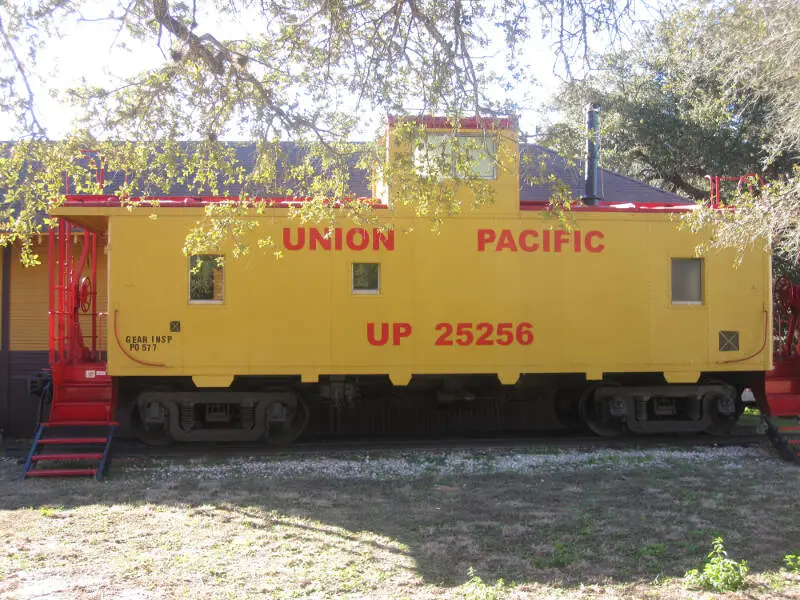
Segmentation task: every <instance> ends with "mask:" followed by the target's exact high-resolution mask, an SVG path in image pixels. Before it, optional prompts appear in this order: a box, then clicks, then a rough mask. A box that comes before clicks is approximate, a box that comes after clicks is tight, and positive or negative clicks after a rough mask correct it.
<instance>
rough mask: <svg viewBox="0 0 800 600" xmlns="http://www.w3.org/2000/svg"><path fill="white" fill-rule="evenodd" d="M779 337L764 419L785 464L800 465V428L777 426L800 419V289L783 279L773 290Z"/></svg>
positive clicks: (770, 376)
mask: <svg viewBox="0 0 800 600" xmlns="http://www.w3.org/2000/svg"><path fill="white" fill-rule="evenodd" d="M773 299H774V316H775V332H776V337H777V338H778V340H779V341H780V344H779V346H778V348H777V349H776V351H775V367H774V368H773V370H772V371H770V372H769V373H767V377H766V381H765V391H766V399H767V405H766V407H765V410H762V418H763V419H764V422H765V423H766V426H767V436H768V437H769V439H770V441H771V442H772V444H773V446H775V449H776V450H777V451H778V454H779V455H780V456H781V458H783V459H784V460H791V461H794V462H796V463H797V464H798V465H800V424H798V425H788V424H776V423H775V419H781V420H785V419H786V418H791V419H797V418H798V417H800V338H799V337H798V334H800V331H799V329H800V285H797V284H795V283H792V282H791V281H790V280H789V279H788V278H786V277H779V278H778V279H777V280H776V282H775V286H774V288H773Z"/></svg>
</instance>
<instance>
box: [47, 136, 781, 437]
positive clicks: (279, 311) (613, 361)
mask: <svg viewBox="0 0 800 600" xmlns="http://www.w3.org/2000/svg"><path fill="white" fill-rule="evenodd" d="M462 125H463V124H462ZM392 132H393V128H392V126H391V125H390V126H389V127H388V132H387V136H388V142H387V152H389V153H390V154H391V153H394V152H402V151H404V148H403V147H402V144H395V143H394V142H393V137H392ZM460 135H465V136H470V135H477V129H476V130H475V131H470V130H469V127H468V125H467V126H462V128H461V133H460ZM494 139H495V144H496V150H497V151H498V152H503V153H505V155H506V156H510V157H512V161H511V164H516V165H519V144H518V141H517V138H516V133H515V131H514V129H513V125H512V124H509V125H508V126H507V127H505V128H501V129H500V130H499V131H497V135H496V137H495V138H494ZM405 150H407V148H406V149H405ZM480 168H482V169H484V171H483V172H482V173H483V174H482V177H483V178H484V179H485V181H486V182H487V183H489V184H490V185H492V186H493V187H494V192H495V193H494V196H495V201H494V202H493V203H491V204H489V205H487V206H482V207H479V208H475V209H474V210H472V209H469V210H467V209H465V210H464V211H462V213H461V214H459V215H457V216H453V217H451V218H449V219H447V220H445V222H444V223H443V224H442V226H441V228H440V230H439V231H436V232H434V231H432V230H431V229H430V227H429V226H428V222H427V221H426V220H425V219H424V218H418V217H416V216H415V215H414V213H413V212H412V211H411V210H410V209H408V208H406V207H404V206H402V203H399V202H397V194H398V191H397V190H395V189H393V187H392V184H391V182H384V184H382V185H380V186H378V188H377V189H378V190H379V191H380V196H379V198H380V202H381V203H382V205H383V207H378V208H377V209H376V214H377V215H378V219H379V221H380V223H382V224H391V226H392V227H390V228H382V227H380V226H369V227H357V226H351V225H349V224H347V223H342V224H340V226H338V227H336V228H334V229H333V230H327V229H325V228H324V227H321V226H313V225H300V224H298V222H297V221H295V220H291V219H289V218H288V208H286V206H285V205H281V204H277V205H276V206H274V207H273V208H271V209H269V210H268V211H267V212H266V213H265V214H263V215H258V216H257V215H255V214H254V215H253V217H252V218H254V219H256V220H257V221H258V224H259V227H258V228H257V230H256V231H254V232H253V233H252V236H253V240H252V242H253V246H255V245H256V244H255V241H256V237H263V236H267V235H268V236H271V237H272V238H273V239H274V240H276V243H277V245H278V248H279V249H280V250H282V251H283V257H282V258H280V259H276V258H274V257H273V256H272V254H271V253H259V252H254V253H251V254H250V255H247V256H245V257H243V258H237V259H232V258H230V252H231V248H230V247H225V246H223V247H220V248H218V249H216V250H215V251H214V252H212V253H209V254H204V255H201V256H189V257H187V256H184V255H183V254H182V253H181V247H182V246H183V243H184V238H185V235H186V232H187V231H188V230H189V228H190V227H191V226H192V225H193V224H194V223H195V222H196V221H197V220H198V219H200V218H201V216H202V213H203V207H204V205H205V203H207V202H213V201H214V200H213V199H198V198H191V199H190V198H182V197H181V198H166V197H164V198H160V199H159V205H158V206H157V207H156V206H154V207H152V208H139V209H137V210H134V211H129V210H127V209H126V208H122V207H120V206H119V204H118V203H117V202H116V200H115V199H114V198H113V197H91V198H88V197H81V198H72V199H70V200H69V201H68V202H67V203H66V204H64V205H63V206H62V207H61V208H59V209H58V211H57V214H58V215H59V216H61V217H63V218H64V219H68V220H70V221H71V222H73V223H75V224H76V225H78V226H80V227H82V228H86V229H90V230H92V231H95V232H97V233H99V234H101V236H102V238H103V239H105V241H106V248H105V252H106V254H107V261H108V280H107V286H104V287H107V290H108V306H107V313H108V330H109V340H108V355H107V374H108V376H109V377H110V380H111V381H113V385H114V388H115V390H116V392H115V393H116V394H117V396H118V403H117V404H118V409H117V412H118V414H123V413H124V415H126V416H127V415H128V414H131V415H132V416H133V417H132V418H133V424H134V425H135V426H136V427H137V428H138V430H139V431H140V433H141V435H142V436H143V437H144V438H145V439H148V440H151V441H158V442H166V441H170V440H185V441H214V440H266V441H273V442H286V441H290V440H293V439H295V438H296V437H297V436H298V435H299V434H300V433H302V432H303V430H304V429H305V428H306V426H307V424H308V423H309V422H310V421H311V422H318V421H320V420H324V419H322V418H321V417H319V416H318V415H317V416H315V411H316V410H318V407H319V406H321V405H323V404H325V405H327V406H333V407H334V408H335V409H336V410H338V411H351V412H354V413H358V412H359V411H366V412H369V411H372V410H373V409H374V406H375V405H376V404H381V403H384V404H385V403H389V404H392V406H395V407H399V406H400V407H407V410H425V409H426V407H436V409H437V410H439V409H441V407H444V406H462V407H463V406H477V405H479V404H480V403H489V404H491V405H492V406H494V407H496V406H504V405H507V404H508V403H513V404H514V405H515V406H517V407H518V406H519V405H520V404H522V405H525V404H530V405H537V403H538V404H539V405H541V404H543V403H546V404H548V405H549V406H551V407H554V408H555V410H556V412H557V414H558V415H559V416H560V417H561V418H562V420H563V421H565V422H576V423H585V424H588V425H589V426H590V427H591V428H592V429H593V430H594V431H595V432H597V433H599V434H602V435H613V434H616V433H619V432H620V431H623V430H626V429H627V430H629V431H632V432H634V433H642V434H644V433H654V432H673V431H683V432H686V431H722V430H726V429H727V428H729V427H730V426H731V425H732V424H733V423H734V422H735V420H736V418H737V417H738V415H739V413H740V411H741V400H740V395H741V392H742V390H744V389H745V388H751V389H753V390H760V389H762V388H763V378H764V373H765V371H767V370H768V369H769V368H770V367H771V362H772V357H771V348H772V344H771V342H770V340H769V335H770V323H771V315H770V311H771V297H770V281H771V279H770V277H771V276H770V257H769V255H768V254H767V253H765V252H758V251H753V252H750V253H749V254H748V255H747V256H746V257H745V259H744V261H743V263H742V265H741V266H740V267H738V268H736V267H734V256H733V254H732V253H730V254H729V253H714V254H709V255H706V256H702V257H698V256H696V255H695V248H696V246H697V245H698V243H699V242H700V241H701V240H700V239H699V238H697V237H696V236H694V235H692V234H690V233H688V232H685V231H679V230H678V228H677V217H679V213H680V212H681V211H685V210H690V207H686V206H683V207H680V206H674V205H672V206H671V205H653V204H647V205H644V204H637V203H614V201H613V199H612V200H611V201H606V202H600V203H596V204H594V205H586V206H578V207H575V208H574V210H573V212H572V216H573V219H574V220H573V227H572V228H571V229H567V228H562V226H561V225H560V224H559V222H557V221H555V220H554V219H553V218H552V217H551V216H549V214H548V213H547V211H546V210H545V205H544V204H543V203H535V202H526V201H525V200H524V199H522V200H521V199H520V193H519V189H520V185H519V177H520V175H519V170H518V169H511V170H499V169H496V168H493V165H492V164H489V163H487V164H486V165H483V166H481V167H480ZM464 193H465V194H466V192H464ZM464 201H465V202H467V201H468V198H467V197H466V196H464ZM154 216H155V218H153V217H154ZM99 310H102V307H101V308H100V309H99ZM477 410H480V409H477ZM493 410H494V409H492V411H493ZM492 411H489V412H492ZM487 414H488V413H487ZM326 415H328V416H326V417H325V418H328V419H329V418H332V417H330V416H329V415H330V413H326ZM126 416H125V417H120V418H121V419H122V420H125V418H127V417H126ZM315 419H316V421H315ZM508 419H511V420H513V417H508V418H507V421H506V422H507V423H508ZM479 423H480V422H479V421H478V425H477V426H475V425H474V424H473V428H476V427H477V428H480V425H479Z"/></svg>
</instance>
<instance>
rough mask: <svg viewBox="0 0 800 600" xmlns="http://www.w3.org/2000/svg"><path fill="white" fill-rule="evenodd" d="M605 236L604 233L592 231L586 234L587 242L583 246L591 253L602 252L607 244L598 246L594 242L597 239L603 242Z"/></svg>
mask: <svg viewBox="0 0 800 600" xmlns="http://www.w3.org/2000/svg"><path fill="white" fill-rule="evenodd" d="M604 237H605V236H604V235H603V232H602V231H590V232H588V233H587V234H586V240H585V241H584V243H583V245H584V246H586V249H587V250H588V251H589V252H602V251H603V250H604V249H605V247H606V245H605V244H597V245H595V243H594V242H593V240H594V239H595V238H597V239H598V240H602V239H603V238H604Z"/></svg>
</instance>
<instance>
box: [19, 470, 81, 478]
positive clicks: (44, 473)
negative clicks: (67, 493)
mask: <svg viewBox="0 0 800 600" xmlns="http://www.w3.org/2000/svg"><path fill="white" fill-rule="evenodd" d="M96 474H97V469H32V470H30V471H28V472H27V473H26V474H25V475H26V476H27V477H59V476H61V477H69V476H72V475H96Z"/></svg>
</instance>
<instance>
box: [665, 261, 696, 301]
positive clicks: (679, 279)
mask: <svg viewBox="0 0 800 600" xmlns="http://www.w3.org/2000/svg"><path fill="white" fill-rule="evenodd" d="M672 303H673V304H702V303H703V259H702V258H673V259H672Z"/></svg>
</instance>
